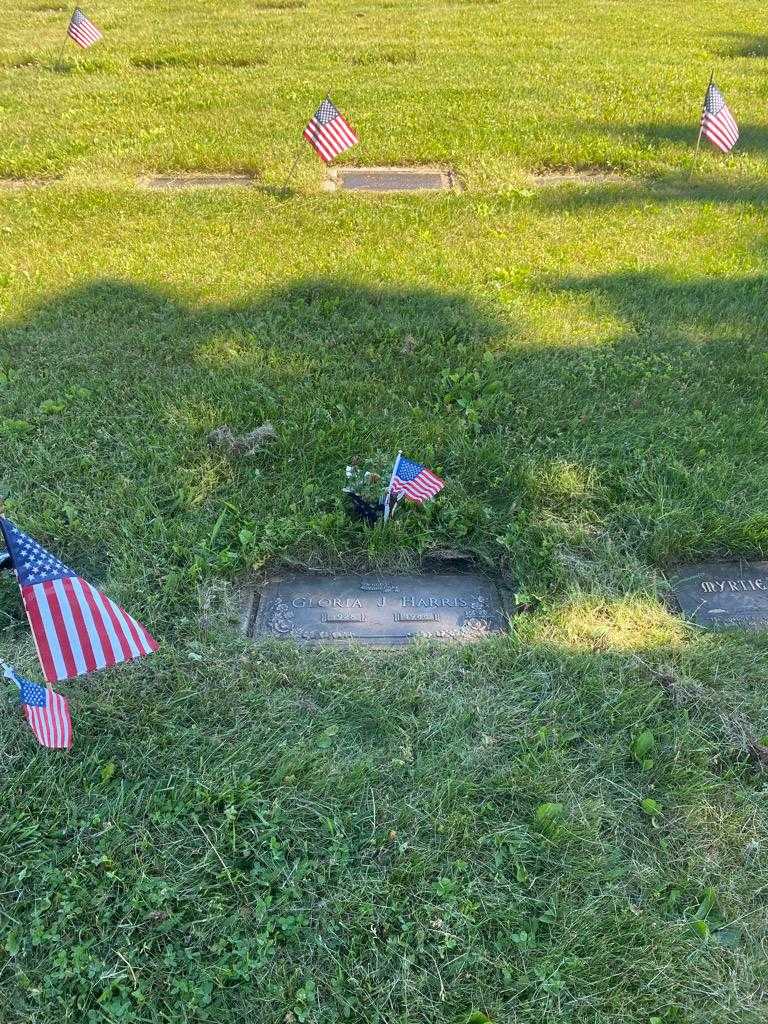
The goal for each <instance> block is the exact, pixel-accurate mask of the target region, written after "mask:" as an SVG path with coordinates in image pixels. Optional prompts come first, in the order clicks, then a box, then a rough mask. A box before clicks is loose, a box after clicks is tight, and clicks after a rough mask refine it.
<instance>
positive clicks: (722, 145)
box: [701, 82, 739, 153]
mask: <svg viewBox="0 0 768 1024" xmlns="http://www.w3.org/2000/svg"><path fill="white" fill-rule="evenodd" d="M701 134H702V135H703V136H704V138H705V139H709V141H710V142H711V143H712V145H713V146H717V148H718V149H720V150H722V152H723V153H730V151H731V150H732V149H733V147H734V146H735V145H736V143H737V142H738V141H739V126H738V125H737V124H736V121H735V120H734V118H733V114H732V113H731V112H730V110H729V109H728V104H727V103H726V102H725V99H724V97H723V94H722V93H721V92H720V90H719V89H718V88H717V86H716V85H715V83H714V82H710V83H709V88H708V89H707V95H706V96H705V97H704V110H703V111H702V113H701Z"/></svg>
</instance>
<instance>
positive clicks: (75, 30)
mask: <svg viewBox="0 0 768 1024" xmlns="http://www.w3.org/2000/svg"><path fill="white" fill-rule="evenodd" d="M67 35H68V36H69V38H70V39H72V40H73V41H74V42H76V43H77V45H78V46H82V48H83V49H84V50H86V49H87V48H88V47H89V46H93V44H94V43H98V41H99V40H100V39H102V38H103V37H102V34H101V32H99V30H98V29H97V28H96V26H95V25H94V24H93V22H92V21H89V20H88V18H86V16H85V15H84V14H83V12H82V11H81V10H80V8H79V7H76V8H75V10H74V13H73V14H72V17H71V18H70V19H69V27H68V28H67Z"/></svg>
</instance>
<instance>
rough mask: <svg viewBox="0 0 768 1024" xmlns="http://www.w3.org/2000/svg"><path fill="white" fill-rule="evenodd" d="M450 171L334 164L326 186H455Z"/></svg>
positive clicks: (394, 188)
mask: <svg viewBox="0 0 768 1024" xmlns="http://www.w3.org/2000/svg"><path fill="white" fill-rule="evenodd" d="M457 184H458V183H457V181H456V177H455V175H454V174H453V172H452V171H446V170H444V169H443V168H440V167H334V168H331V170H330V171H329V172H328V177H327V179H326V185H325V187H326V189H327V190H328V191H331V192H333V191H337V190H338V191H342V192H425V191H426V192H434V191H451V190H453V189H455V188H456V187H457Z"/></svg>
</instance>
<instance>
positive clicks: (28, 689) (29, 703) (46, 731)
mask: <svg viewBox="0 0 768 1024" xmlns="http://www.w3.org/2000/svg"><path fill="white" fill-rule="evenodd" d="M0 668H2V670H3V675H4V676H5V678H6V679H10V681H11V682H12V683H14V684H15V685H16V688H17V689H18V691H19V702H20V703H21V706H22V707H23V708H24V717H25V718H26V720H27V724H28V725H29V727H30V729H31V730H32V734H33V735H34V737H35V739H36V740H37V742H38V743H39V744H40V745H41V746H42V747H48V748H50V749H51V750H69V749H70V748H71V746H72V717H71V715H70V713H69V702H68V701H67V699H66V697H63V696H62V695H61V694H60V693H56V691H55V690H52V689H51V687H50V686H40V684H39V683H33V682H31V681H30V680H29V679H25V678H24V677H23V676H20V675H19V674H18V672H17V671H16V670H15V669H14V668H12V666H11V665H9V664H8V663H7V662H5V661H2V660H0Z"/></svg>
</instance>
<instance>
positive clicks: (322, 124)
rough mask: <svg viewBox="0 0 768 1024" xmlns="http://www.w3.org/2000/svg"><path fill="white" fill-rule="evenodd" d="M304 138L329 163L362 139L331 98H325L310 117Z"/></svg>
mask: <svg viewBox="0 0 768 1024" xmlns="http://www.w3.org/2000/svg"><path fill="white" fill-rule="evenodd" d="M304 138H305V139H306V140H307V142H308V143H309V144H310V146H312V147H313V149H315V150H316V151H317V153H318V155H319V156H320V158H321V159H322V160H325V162H326V163H327V164H329V163H330V162H331V160H333V159H334V158H335V157H337V156H338V155H339V153H343V152H344V150H345V149H350V148H351V147H352V146H354V145H355V144H356V143H358V142H359V141H360V140H359V139H358V137H357V135H355V133H354V132H353V131H352V129H351V128H350V127H349V125H348V124H347V122H346V121H345V120H344V118H343V117H342V116H341V114H340V113H339V112H338V110H337V109H336V107H335V106H334V105H333V103H331V100H330V98H327V99H324V100H323V102H322V103H321V104H320V106H319V107H318V109H317V113H316V114H315V115H314V117H312V118H311V119H310V122H309V124H308V125H307V127H306V128H305V129H304Z"/></svg>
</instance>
